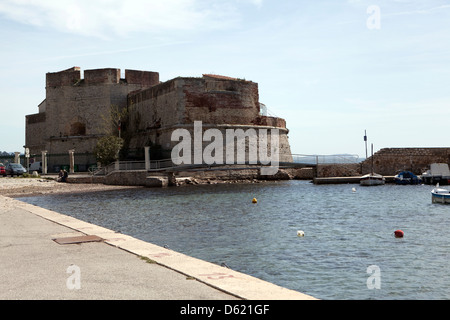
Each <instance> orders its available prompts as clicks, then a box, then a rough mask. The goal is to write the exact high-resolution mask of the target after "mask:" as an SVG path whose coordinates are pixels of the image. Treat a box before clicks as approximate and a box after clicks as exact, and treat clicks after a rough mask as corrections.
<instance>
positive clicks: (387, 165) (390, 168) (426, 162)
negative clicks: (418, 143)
mask: <svg viewBox="0 0 450 320" xmlns="http://www.w3.org/2000/svg"><path fill="white" fill-rule="evenodd" d="M432 163H447V164H450V148H384V149H381V150H379V151H378V152H376V153H375V154H374V155H373V166H374V172H376V173H379V174H382V175H386V176H393V175H396V174H397V173H399V172H401V171H404V170H408V171H411V172H413V173H414V174H416V175H420V174H422V173H423V172H425V171H426V170H428V169H429V168H430V164H432ZM371 166H372V157H369V158H368V159H367V160H365V161H364V162H363V163H362V173H363V174H366V173H368V172H370V171H371Z"/></svg>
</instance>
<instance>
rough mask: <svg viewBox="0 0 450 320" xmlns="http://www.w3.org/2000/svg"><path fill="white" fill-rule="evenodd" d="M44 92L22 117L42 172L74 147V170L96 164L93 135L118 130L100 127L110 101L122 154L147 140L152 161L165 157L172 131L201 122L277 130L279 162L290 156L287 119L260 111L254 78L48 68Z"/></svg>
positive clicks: (130, 154)
mask: <svg viewBox="0 0 450 320" xmlns="http://www.w3.org/2000/svg"><path fill="white" fill-rule="evenodd" d="M45 90H46V97H45V100H44V101H42V102H41V103H40V104H39V105H38V108H39V112H38V113H36V114H31V115H27V116H26V134H25V147H27V148H28V149H29V151H30V154H31V157H32V159H33V160H36V161H38V160H40V156H41V154H42V152H43V151H46V152H47V154H48V155H49V156H50V157H49V159H48V172H56V171H57V170H59V168H60V167H61V166H67V165H68V164H69V157H68V152H69V150H74V151H73V152H75V157H74V159H75V167H76V168H77V169H78V171H86V170H87V169H88V168H89V167H90V166H93V165H95V164H96V156H95V154H94V153H93V150H94V148H95V146H96V144H97V141H98V140H99V139H100V138H101V137H103V136H105V135H108V134H113V135H117V134H118V129H117V128H114V127H113V126H112V125H111V126H110V128H109V129H108V128H107V130H109V132H105V115H108V114H110V112H111V109H112V108H113V107H115V108H118V109H119V110H122V109H127V110H128V115H127V120H126V121H125V122H124V123H122V127H121V129H122V130H123V131H122V132H123V133H124V135H123V138H124V140H125V149H126V150H127V152H125V153H124V154H123V155H122V158H123V157H125V158H127V159H134V160H136V159H141V160H142V159H143V153H144V147H146V146H150V150H151V153H152V159H156V158H159V159H164V158H166V159H167V158H170V152H171V150H172V148H173V147H174V146H175V145H176V144H177V142H174V141H171V134H172V132H173V131H174V130H175V129H178V128H185V129H187V130H189V131H191V132H192V130H193V127H194V121H202V123H203V130H205V129H208V128H217V129H219V130H220V131H221V132H224V133H225V131H226V130H227V129H233V128H234V129H237V128H240V129H243V130H247V129H250V128H252V129H261V128H267V129H271V128H276V129H278V132H279V161H280V162H292V155H291V150H290V146H289V141H288V129H287V128H286V122H285V120H284V119H281V118H277V117H270V116H267V115H265V114H264V112H262V111H263V110H262V109H263V108H262V107H263V106H264V105H262V104H261V103H260V101H259V93H258V84H257V83H255V82H252V81H248V80H242V79H236V78H231V77H225V76H219V75H209V74H204V75H202V77H198V78H195V77H177V78H174V79H172V80H169V81H166V82H160V80H159V73H158V72H151V71H139V70H125V77H124V78H121V71H120V69H114V68H106V69H94V70H84V77H82V75H81V70H80V68H79V67H73V68H70V69H67V70H63V71H59V72H54V73H47V74H46V88H45ZM269 150H270V148H269ZM52 155H60V156H59V157H58V156H52Z"/></svg>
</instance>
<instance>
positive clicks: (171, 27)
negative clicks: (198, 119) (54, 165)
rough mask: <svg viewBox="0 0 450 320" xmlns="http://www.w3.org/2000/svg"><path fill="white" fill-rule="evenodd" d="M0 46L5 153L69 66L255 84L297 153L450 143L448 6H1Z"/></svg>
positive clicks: (190, 2) (248, 1)
mask: <svg viewBox="0 0 450 320" xmlns="http://www.w3.org/2000/svg"><path fill="white" fill-rule="evenodd" d="M373 8H375V9H376V10H375V11H374V9H373ZM377 14H378V15H377ZM378 17H379V19H378ZM0 44H1V48H2V50H0V70H1V77H0V94H1V102H0V103H1V114H2V115H1V116H0V137H1V140H0V141H1V142H0V151H22V152H23V148H22V146H23V145H24V143H25V115H27V114H33V113H37V112H38V108H37V105H38V104H39V103H40V102H41V101H42V100H43V99H44V98H45V74H46V73H47V72H56V71H60V70H64V69H67V68H70V67H73V66H79V67H80V68H81V69H82V70H86V69H96V68H109V67H111V68H120V69H121V70H122V72H123V71H124V70H125V69H138V70H149V71H157V72H159V74H160V79H161V80H162V81H166V80H170V79H172V78H175V77H177V76H193V77H200V76H201V75H202V74H204V73H215V74H221V75H227V76H231V77H237V78H245V79H247V80H252V81H254V82H257V83H258V84H259V95H260V101H261V102H262V103H264V104H265V105H266V106H267V107H268V110H269V113H270V114H272V115H276V116H279V117H282V118H285V119H286V121H287V126H288V128H289V130H290V133H289V139H290V143H291V149H292V152H293V153H295V154H335V153H350V154H357V155H359V156H364V155H365V147H364V141H363V136H364V130H367V134H368V138H369V143H373V144H374V149H375V150H378V149H381V148H384V147H449V144H450V143H449V142H450V140H449V138H448V137H447V131H448V130H446V126H447V123H448V121H449V120H450V1H441V0H427V1H419V0H370V1H365V0H341V1H339V0H332V1H331V0H328V1H327V0H323V1H320V0H317V1H302V0H292V1H291V0H278V1H273V0H229V1H226V0H221V1H216V0H208V1H206V0H173V1H170V0H165V1H160V0H157V1H153V0H128V1H122V0H89V1H87V0H76V1H75V0H64V1H53V0H52V1H47V0H0Z"/></svg>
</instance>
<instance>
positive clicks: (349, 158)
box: [292, 154, 362, 165]
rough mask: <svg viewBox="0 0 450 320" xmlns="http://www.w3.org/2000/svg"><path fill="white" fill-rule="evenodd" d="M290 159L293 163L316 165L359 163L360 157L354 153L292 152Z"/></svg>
mask: <svg viewBox="0 0 450 320" xmlns="http://www.w3.org/2000/svg"><path fill="white" fill-rule="evenodd" d="M292 159H293V161H294V162H295V163H302V164H309V165H318V164H352V163H359V162H361V161H362V159H360V158H359V156H358V155H356V154H333V155H318V154H314V155H311V154H292Z"/></svg>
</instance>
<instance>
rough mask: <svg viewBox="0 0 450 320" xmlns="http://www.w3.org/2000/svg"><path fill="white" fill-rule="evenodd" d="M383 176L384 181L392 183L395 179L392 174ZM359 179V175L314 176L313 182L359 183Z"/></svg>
mask: <svg viewBox="0 0 450 320" xmlns="http://www.w3.org/2000/svg"><path fill="white" fill-rule="evenodd" d="M384 178H385V179H386V183H393V182H394V180H395V177H394V176H385V177H384ZM360 179H361V176H356V177H326V178H314V179H313V183H314V184H347V183H357V184H359V181H360Z"/></svg>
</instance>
